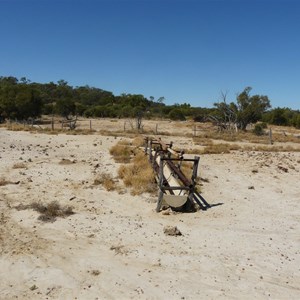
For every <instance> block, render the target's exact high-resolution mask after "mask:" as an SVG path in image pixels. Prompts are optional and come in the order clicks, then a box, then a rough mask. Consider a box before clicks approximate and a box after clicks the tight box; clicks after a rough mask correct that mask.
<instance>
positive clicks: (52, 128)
mask: <svg viewBox="0 0 300 300" xmlns="http://www.w3.org/2000/svg"><path fill="white" fill-rule="evenodd" d="M51 130H54V117H52V119H51Z"/></svg>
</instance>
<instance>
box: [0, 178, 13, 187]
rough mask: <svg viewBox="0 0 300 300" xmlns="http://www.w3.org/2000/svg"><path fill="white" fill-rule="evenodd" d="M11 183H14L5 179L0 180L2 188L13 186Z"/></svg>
mask: <svg viewBox="0 0 300 300" xmlns="http://www.w3.org/2000/svg"><path fill="white" fill-rule="evenodd" d="M11 183H12V182H11V181H8V180H6V179H4V178H0V186H5V185H8V184H11Z"/></svg>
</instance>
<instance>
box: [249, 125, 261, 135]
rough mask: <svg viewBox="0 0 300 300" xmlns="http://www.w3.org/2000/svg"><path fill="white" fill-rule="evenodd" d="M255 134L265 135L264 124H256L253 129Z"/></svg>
mask: <svg viewBox="0 0 300 300" xmlns="http://www.w3.org/2000/svg"><path fill="white" fill-rule="evenodd" d="M252 132H253V133H254V134H255V135H263V134H264V129H263V126H262V124H255V126H254V129H253V131H252Z"/></svg>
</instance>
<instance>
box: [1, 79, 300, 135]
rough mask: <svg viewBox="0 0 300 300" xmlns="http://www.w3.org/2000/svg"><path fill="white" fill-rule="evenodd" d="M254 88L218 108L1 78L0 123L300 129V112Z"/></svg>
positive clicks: (247, 89)
mask: <svg viewBox="0 0 300 300" xmlns="http://www.w3.org/2000/svg"><path fill="white" fill-rule="evenodd" d="M250 91H251V88H245V90H244V91H243V92H242V93H240V94H239V95H238V96H237V99H236V102H230V103H227V101H226V97H225V95H223V96H224V97H223V99H222V101H221V102H218V103H215V104H214V107H213V108H202V107H192V106H191V105H190V104H188V103H184V104H174V105H166V104H165V103H164V100H165V99H164V97H160V98H158V99H155V98H154V97H149V98H146V97H145V96H143V95H140V94H121V95H118V96H115V95H114V94H113V93H112V92H110V91H106V90H103V89H100V88H95V87H90V86H88V85H85V86H78V87H72V86H71V85H69V84H68V82H67V81H65V80H59V81H58V82H57V83H54V82H49V83H37V82H31V81H30V80H28V79H27V78H26V77H22V78H20V79H17V78H16V77H12V76H8V77H3V76H2V77H0V121H4V120H7V119H17V120H28V119H30V118H32V119H35V118H38V117H40V116H41V115H42V114H45V115H53V114H55V115H60V116H62V117H64V118H67V119H68V118H71V117H72V116H75V115H76V116H84V117H95V118H104V117H110V118H136V117H138V116H139V117H141V116H142V117H143V118H169V119H172V120H186V119H194V120H195V121H200V122H204V121H211V120H218V121H222V122H228V121H230V122H235V123H236V124H237V126H238V128H241V129H245V128H246V126H247V124H249V123H253V122H256V121H264V122H267V123H270V124H276V125H290V126H295V127H298V128H300V112H299V111H294V110H291V109H289V108H275V109H270V107H271V105H270V100H269V99H268V97H267V96H261V95H254V96H251V95H250Z"/></svg>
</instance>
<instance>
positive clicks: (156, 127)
mask: <svg viewBox="0 0 300 300" xmlns="http://www.w3.org/2000/svg"><path fill="white" fill-rule="evenodd" d="M155 134H156V135H157V134H158V124H156V126H155Z"/></svg>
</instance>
